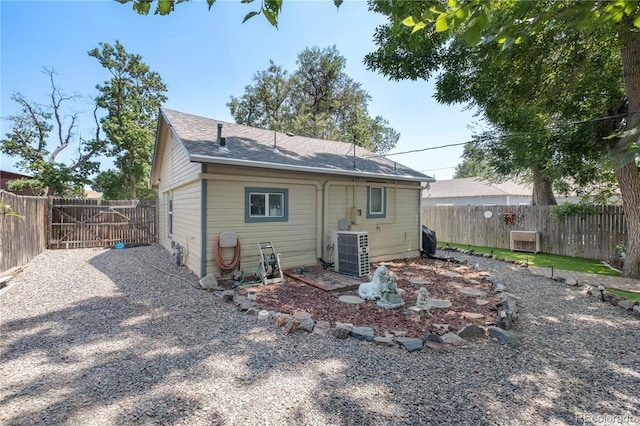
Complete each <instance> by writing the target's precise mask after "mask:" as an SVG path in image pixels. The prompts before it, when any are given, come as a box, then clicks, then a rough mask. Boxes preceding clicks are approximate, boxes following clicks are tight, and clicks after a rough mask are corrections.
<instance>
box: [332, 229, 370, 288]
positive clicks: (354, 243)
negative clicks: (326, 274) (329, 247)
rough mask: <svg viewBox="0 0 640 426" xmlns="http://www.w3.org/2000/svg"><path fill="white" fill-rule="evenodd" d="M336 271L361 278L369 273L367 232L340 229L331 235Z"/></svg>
mask: <svg viewBox="0 0 640 426" xmlns="http://www.w3.org/2000/svg"><path fill="white" fill-rule="evenodd" d="M333 247H334V250H335V252H334V255H335V260H334V269H335V271H336V272H338V273H340V274H344V275H350V276H352V277H357V278H362V277H366V276H367V275H368V274H369V234H368V233H366V232H360V231H358V232H355V231H340V232H336V233H335V234H334V236H333Z"/></svg>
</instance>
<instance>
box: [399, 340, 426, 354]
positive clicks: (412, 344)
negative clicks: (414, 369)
mask: <svg viewBox="0 0 640 426" xmlns="http://www.w3.org/2000/svg"><path fill="white" fill-rule="evenodd" d="M396 343H397V344H398V345H400V346H402V347H403V348H405V349H406V350H407V352H416V351H421V350H422V345H423V342H422V339H414V338H413V337H397V338H396Z"/></svg>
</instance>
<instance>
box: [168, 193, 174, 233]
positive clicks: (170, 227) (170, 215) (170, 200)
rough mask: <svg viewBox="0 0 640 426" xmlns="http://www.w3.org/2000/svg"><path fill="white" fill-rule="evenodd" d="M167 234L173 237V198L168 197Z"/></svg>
mask: <svg viewBox="0 0 640 426" xmlns="http://www.w3.org/2000/svg"><path fill="white" fill-rule="evenodd" d="M167 234H169V237H171V236H173V197H172V196H171V195H169V197H168V198H167Z"/></svg>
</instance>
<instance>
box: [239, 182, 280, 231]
mask: <svg viewBox="0 0 640 426" xmlns="http://www.w3.org/2000/svg"><path fill="white" fill-rule="evenodd" d="M244 204H245V209H244V221H245V223H253V222H287V221H288V220H289V190H288V189H285V188H258V187H256V188H245V189H244Z"/></svg>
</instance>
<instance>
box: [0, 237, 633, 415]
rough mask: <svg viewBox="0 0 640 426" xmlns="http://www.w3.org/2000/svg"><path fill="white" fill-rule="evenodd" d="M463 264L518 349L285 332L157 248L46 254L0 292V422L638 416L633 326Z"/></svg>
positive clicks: (549, 288) (542, 284) (601, 309)
mask: <svg viewBox="0 0 640 426" xmlns="http://www.w3.org/2000/svg"><path fill="white" fill-rule="evenodd" d="M459 257H461V258H464V256H463V255H461V256H459ZM470 260H471V261H472V262H473V263H477V264H479V266H480V267H481V268H483V269H485V270H487V271H488V272H490V273H491V275H492V276H493V277H495V278H500V279H502V280H503V281H504V282H505V283H506V284H507V287H508V289H509V290H510V291H511V292H512V293H515V294H517V295H519V296H520V297H522V302H521V304H520V308H521V312H520V318H519V322H518V325H517V328H516V331H517V332H518V333H522V334H523V335H524V336H526V337H525V338H524V339H523V341H522V344H521V345H520V347H518V348H515V349H514V348H509V347H506V346H502V345H499V344H498V343H496V342H495V341H491V340H489V339H486V340H484V341H482V342H477V343H472V344H470V345H467V347H456V348H453V347H452V348H451V349H449V350H447V351H446V352H444V353H437V352H433V351H431V350H424V351H420V352H413V353H408V352H406V351H404V350H403V349H400V348H384V347H379V346H373V345H371V344H368V343H362V342H360V341H357V340H355V339H347V340H339V339H336V338H333V337H321V336H318V335H315V334H307V333H304V332H298V333H295V334H292V335H289V336H285V335H284V334H283V331H282V330H281V329H279V328H276V327H275V326H274V325H273V324H272V323H271V322H268V321H259V320H258V319H257V318H256V317H251V316H247V315H244V314H241V313H239V312H237V311H236V309H235V307H234V306H232V305H231V304H225V303H223V302H221V301H220V299H218V298H216V297H215V296H213V294H211V293H208V292H205V291H200V290H196V289H194V288H193V287H192V286H191V285H190V283H189V281H191V283H196V281H197V278H196V277H195V276H193V275H191V274H188V273H187V272H186V271H185V270H184V269H182V270H180V269H178V268H177V267H175V266H174V265H173V264H172V263H171V257H170V256H169V254H168V253H167V252H166V251H165V250H164V249H162V248H161V247H160V246H157V245H152V246H147V247H138V248H130V249H125V250H102V249H82V250H59V251H47V252H45V253H43V254H41V255H40V256H38V257H37V258H36V259H35V260H33V261H32V262H31V263H30V264H29V265H28V267H27V268H26V269H25V271H24V272H23V273H22V274H21V275H19V276H18V277H16V278H14V280H15V281H16V282H17V283H18V285H17V286H16V287H14V288H13V290H11V291H10V292H9V293H7V294H5V295H4V296H3V297H2V298H1V299H0V321H1V322H0V331H1V333H2V334H1V337H2V339H1V342H0V380H1V381H2V382H1V388H0V423H1V424H11V425H13V424H47V425H51V424H56V425H59V424H69V425H76V424H77V425H101V424H104V425H121V424H141V425H146V424H184V425H198V424H242V425H254V424H261V425H269V424H276V425H284V424H287V425H294V424H310V425H314V424H316V425H354V424H371V425H373V424H394V425H395V424H411V425H413V424H433V425H442V424H469V425H482V424H500V425H508V424H514V425H515V424H531V425H540V424H625V423H627V424H639V423H640V356H639V354H638V347H639V343H640V327H639V325H640V322H639V321H638V320H637V319H635V318H633V317H632V316H631V315H628V314H627V313H626V312H624V311H622V310H621V309H619V308H616V307H613V306H610V305H608V304H602V303H600V302H598V301H597V300H596V299H594V298H589V297H587V296H585V295H584V293H583V292H584V289H574V288H572V287H568V286H565V285H562V284H558V283H556V282H554V281H551V280H547V279H545V278H541V277H535V276H532V275H530V274H529V273H528V272H527V271H522V270H519V269H517V268H515V267H514V266H513V265H508V264H505V263H501V262H496V261H491V260H487V259H481V258H471V259H470ZM356 325H360V324H356ZM362 325H366V324H362Z"/></svg>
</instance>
